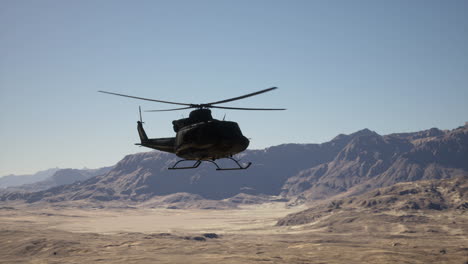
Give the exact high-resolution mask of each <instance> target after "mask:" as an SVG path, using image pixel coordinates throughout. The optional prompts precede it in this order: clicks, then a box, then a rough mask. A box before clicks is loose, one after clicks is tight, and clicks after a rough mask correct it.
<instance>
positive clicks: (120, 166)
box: [0, 126, 468, 204]
mask: <svg viewBox="0 0 468 264" xmlns="http://www.w3.org/2000/svg"><path fill="white" fill-rule="evenodd" d="M237 158H239V159H241V160H242V161H250V162H252V163H253V165H252V166H251V167H250V168H249V169H248V170H243V171H222V172H220V171H216V170H215V168H214V167H213V165H212V164H208V163H207V164H202V165H201V166H200V167H199V168H198V169H194V170H180V171H173V170H167V168H168V167H169V166H170V165H171V164H173V163H174V162H175V161H176V160H177V158H176V157H175V156H174V155H173V154H168V153H163V152H158V151H152V152H145V153H138V154H133V155H128V156H126V157H124V158H123V159H122V160H121V161H120V162H118V163H117V164H116V165H115V166H114V167H112V169H110V170H109V171H108V172H107V173H102V174H100V175H96V176H94V177H91V178H89V179H87V180H84V181H80V182H75V183H72V184H66V185H61V186H57V187H53V188H50V189H47V190H42V191H39V192H31V193H9V194H4V195H2V196H0V200H4V201H5V200H16V199H21V200H26V201H28V202H36V201H49V202H59V201H70V200H83V199H91V200H99V201H110V200H130V201H148V200H149V199H152V198H154V197H159V196H165V195H172V194H175V193H188V194H192V195H197V196H196V197H197V199H195V200H199V198H198V197H203V198H204V199H211V200H222V199H227V198H229V197H233V196H236V195H238V194H242V193H243V194H248V195H270V196H280V197H281V198H283V199H288V200H291V201H292V202H291V203H292V204H297V203H302V202H306V201H312V200H321V199H328V198H334V199H335V198H344V197H348V196H354V195H360V194H363V193H365V192H368V191H370V190H373V189H376V188H380V187H386V186H391V185H394V184H396V183H398V182H412V181H418V180H434V179H446V178H453V177H459V176H465V175H468V126H463V127H459V128H456V129H453V130H445V131H442V130H439V129H437V128H432V129H429V130H424V131H420V132H414V133H398V134H390V135H384V136H382V135H379V134H377V133H375V132H373V131H371V130H369V129H363V130H360V131H358V132H355V133H353V134H350V135H343V134H342V135H338V136H337V137H335V138H334V139H332V140H331V141H329V142H326V143H322V144H283V145H279V146H274V147H270V148H267V149H263V150H247V151H245V152H243V153H241V154H240V155H238V156H237ZM222 162H229V161H222Z"/></svg>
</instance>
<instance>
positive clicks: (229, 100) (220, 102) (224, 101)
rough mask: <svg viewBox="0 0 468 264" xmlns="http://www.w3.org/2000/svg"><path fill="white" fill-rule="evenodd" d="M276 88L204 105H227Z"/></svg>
mask: <svg viewBox="0 0 468 264" xmlns="http://www.w3.org/2000/svg"><path fill="white" fill-rule="evenodd" d="M277 88H278V87H271V88H268V89H264V90H261V91H258V92H255V93H250V94H246V95H242V96H239V97H234V98H231V99H226V100H222V101H217V102H213V103H208V104H205V105H214V104H224V103H227V102H232V101H235V100H240V99H244V98H247V97H250V96H254V95H257V94H262V93H266V92H269V91H272V90H275V89H277Z"/></svg>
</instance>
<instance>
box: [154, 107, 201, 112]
mask: <svg viewBox="0 0 468 264" xmlns="http://www.w3.org/2000/svg"><path fill="white" fill-rule="evenodd" d="M190 108H193V107H191V106H189V107H181V108H173V109H161V110H146V111H145V112H165V111H177V110H184V109H190Z"/></svg>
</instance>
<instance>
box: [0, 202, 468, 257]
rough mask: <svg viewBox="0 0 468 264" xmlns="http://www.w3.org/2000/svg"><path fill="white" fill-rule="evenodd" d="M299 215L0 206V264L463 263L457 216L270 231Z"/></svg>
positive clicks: (465, 222)
mask: <svg viewBox="0 0 468 264" xmlns="http://www.w3.org/2000/svg"><path fill="white" fill-rule="evenodd" d="M300 209H304V208H295V209H286V207H285V206H284V204H281V203H276V204H264V205H249V206H243V207H241V208H240V209H232V210H199V209H197V210H180V209H176V210H171V209H147V208H127V209H119V208H114V209H112V208H111V209H109V208H107V209H105V208H83V207H81V208H80V207H77V206H66V207H57V206H55V207H51V206H44V205H21V204H17V205H0V263H458V264H465V263H468V232H467V230H468V216H467V215H466V214H463V213H460V212H455V211H447V212H439V211H438V212H429V213H428V212H419V213H412V214H407V213H404V212H388V213H385V214H383V213H378V214H377V213H376V214H369V213H368V212H359V211H356V212H347V213H346V214H343V215H340V214H336V215H333V216H331V217H328V218H326V219H320V220H318V221H316V222H314V223H310V224H307V225H302V226H275V224H276V222H277V220H278V219H279V218H281V217H283V216H285V215H287V214H289V213H292V212H297V211H299V210H300ZM395 219H399V221H395ZM402 219H403V220H402ZM421 219H423V220H421Z"/></svg>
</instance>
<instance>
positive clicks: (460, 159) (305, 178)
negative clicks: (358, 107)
mask: <svg viewBox="0 0 468 264" xmlns="http://www.w3.org/2000/svg"><path fill="white" fill-rule="evenodd" d="M354 135H355V136H354V137H353V139H352V140H351V141H350V142H349V143H348V144H347V145H346V146H345V147H344V148H343V149H342V150H341V151H340V152H339V153H338V155H337V156H336V157H335V158H334V159H333V160H332V161H330V162H326V163H323V164H320V165H318V166H315V167H312V168H310V169H307V170H303V171H301V172H300V173H299V174H297V175H295V176H294V177H291V178H289V179H288V180H287V182H286V183H285V185H284V186H283V192H282V195H283V196H285V197H290V198H291V197H299V199H302V200H318V199H324V198H328V197H331V196H334V195H338V194H340V195H343V196H349V195H356V194H360V193H363V192H365V191H368V190H371V189H374V188H378V187H383V186H390V185H393V184H395V183H398V182H407V181H417V180H426V179H445V178H451V177H454V176H463V175H467V174H468V129H467V128H466V127H462V128H458V129H455V130H452V131H447V132H443V131H440V130H438V129H430V130H427V131H422V132H418V133H407V134H394V135H388V136H380V135H378V134H376V133H374V132H371V131H368V130H363V131H360V132H358V133H355V134H354Z"/></svg>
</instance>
